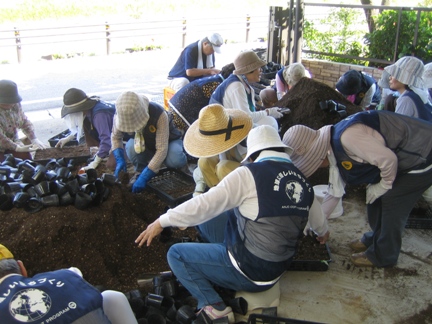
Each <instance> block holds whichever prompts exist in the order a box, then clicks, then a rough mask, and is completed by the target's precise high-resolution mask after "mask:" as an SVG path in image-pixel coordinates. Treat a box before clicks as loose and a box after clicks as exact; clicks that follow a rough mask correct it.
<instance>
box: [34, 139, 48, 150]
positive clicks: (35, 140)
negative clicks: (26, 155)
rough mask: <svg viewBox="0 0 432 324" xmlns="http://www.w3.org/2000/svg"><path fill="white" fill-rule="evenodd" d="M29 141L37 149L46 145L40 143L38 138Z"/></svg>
mask: <svg viewBox="0 0 432 324" xmlns="http://www.w3.org/2000/svg"><path fill="white" fill-rule="evenodd" d="M31 143H32V144H33V146H34V147H36V148H37V149H39V150H44V149H46V148H47V147H48V145H45V144H44V143H42V142H41V141H40V140H38V139H37V138H35V139H32V140H31Z"/></svg>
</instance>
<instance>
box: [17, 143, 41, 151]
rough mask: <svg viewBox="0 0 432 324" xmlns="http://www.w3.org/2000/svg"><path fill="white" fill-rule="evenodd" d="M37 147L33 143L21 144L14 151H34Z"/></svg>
mask: <svg viewBox="0 0 432 324" xmlns="http://www.w3.org/2000/svg"><path fill="white" fill-rule="evenodd" d="M37 149H38V148H37V147H35V146H34V145H33V144H31V145H21V146H17V147H16V149H15V151H16V152H34V151H36V150H37Z"/></svg>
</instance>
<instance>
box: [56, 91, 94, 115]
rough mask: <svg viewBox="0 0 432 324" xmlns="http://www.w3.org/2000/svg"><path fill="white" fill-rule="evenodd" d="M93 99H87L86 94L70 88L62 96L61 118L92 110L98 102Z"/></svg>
mask: <svg viewBox="0 0 432 324" xmlns="http://www.w3.org/2000/svg"><path fill="white" fill-rule="evenodd" d="M95 98H96V97H93V98H89V97H87V95H86V93H85V92H84V91H82V90H80V89H76V88H70V89H69V90H67V91H66V92H65V94H64V95H63V107H62V110H61V118H63V117H64V116H66V115H68V114H73V113H76V112H80V111H87V110H90V109H92V108H93V107H94V106H95V105H96V103H97V102H98V101H97V99H95Z"/></svg>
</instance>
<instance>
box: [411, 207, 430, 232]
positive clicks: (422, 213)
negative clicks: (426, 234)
mask: <svg viewBox="0 0 432 324" xmlns="http://www.w3.org/2000/svg"><path fill="white" fill-rule="evenodd" d="M405 228H413V229H432V209H431V208H430V207H428V208H427V209H422V208H413V209H412V210H411V213H410V215H409V217H408V220H407V223H406V224H405Z"/></svg>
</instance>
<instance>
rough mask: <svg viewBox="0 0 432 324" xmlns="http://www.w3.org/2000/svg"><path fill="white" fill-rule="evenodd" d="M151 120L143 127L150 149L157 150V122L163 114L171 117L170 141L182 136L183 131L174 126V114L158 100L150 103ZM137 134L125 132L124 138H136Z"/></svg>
mask: <svg viewBox="0 0 432 324" xmlns="http://www.w3.org/2000/svg"><path fill="white" fill-rule="evenodd" d="M148 110H149V120H148V122H147V125H146V126H145V127H144V129H143V136H144V140H145V146H146V148H148V149H149V150H152V151H155V150H156V131H157V122H158V120H159V116H160V115H161V114H168V119H169V141H173V140H175V139H178V138H180V137H181V132H180V131H179V130H178V129H177V128H176V127H175V126H174V123H173V119H172V115H171V114H170V113H167V112H166V111H165V109H164V108H163V107H162V106H161V105H159V104H158V103H156V102H150V103H149V107H148ZM134 136H135V135H130V134H128V133H123V140H128V139H130V138H134Z"/></svg>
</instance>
